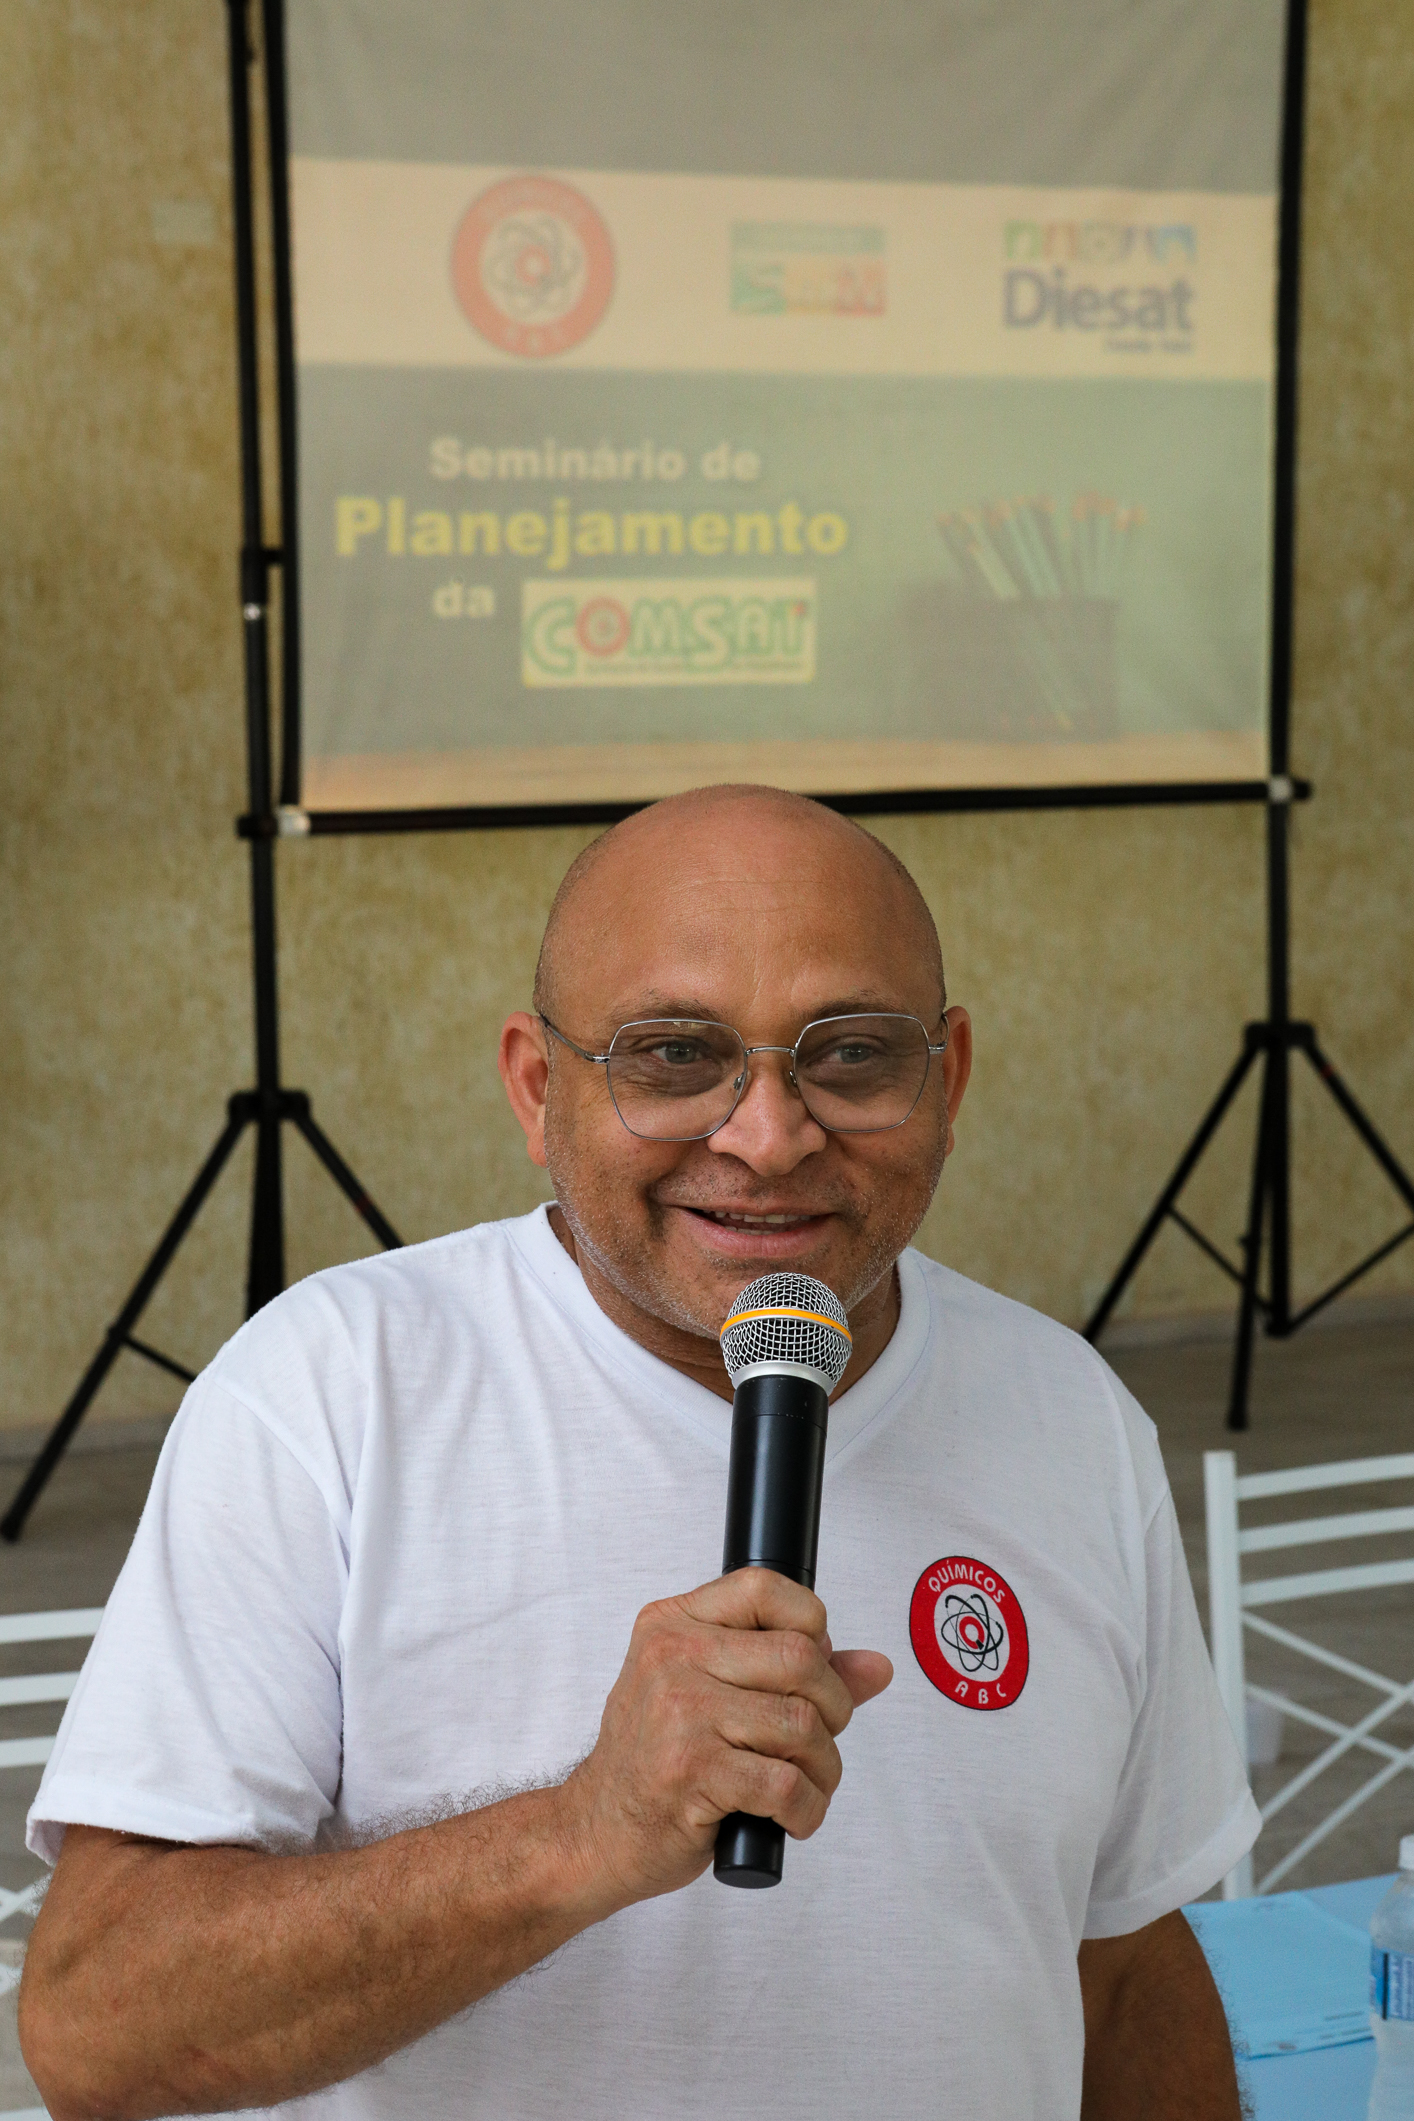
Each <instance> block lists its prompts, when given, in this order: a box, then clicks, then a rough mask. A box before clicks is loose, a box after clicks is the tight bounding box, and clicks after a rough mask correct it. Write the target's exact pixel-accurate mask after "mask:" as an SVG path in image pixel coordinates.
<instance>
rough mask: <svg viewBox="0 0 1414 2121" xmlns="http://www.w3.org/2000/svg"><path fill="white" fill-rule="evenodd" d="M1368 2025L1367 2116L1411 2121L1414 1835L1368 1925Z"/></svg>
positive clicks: (1405, 1841) (1408, 1836)
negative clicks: (1371, 2046)
mask: <svg viewBox="0 0 1414 2121" xmlns="http://www.w3.org/2000/svg"><path fill="white" fill-rule="evenodd" d="M1370 2029H1371V2031H1372V2032H1373V2033H1374V2036H1375V2046H1376V2048H1377V2050H1378V2055H1377V2058H1376V2062H1375V2081H1374V2083H1373V2085H1372V2086H1371V2087H1370V2105H1369V2121H1414V1834H1406V1835H1405V1836H1404V1838H1403V1840H1402V1841H1401V1842H1400V1844H1399V1876H1398V1877H1397V1878H1396V1879H1395V1881H1394V1884H1393V1885H1392V1886H1391V1887H1390V1889H1389V1891H1388V1892H1387V1893H1386V1894H1385V1897H1384V1899H1383V1900H1382V1901H1381V1902H1380V1904H1379V1906H1378V1907H1377V1908H1376V1909H1375V1915H1374V1920H1373V1921H1372V1922H1371V1924H1370Z"/></svg>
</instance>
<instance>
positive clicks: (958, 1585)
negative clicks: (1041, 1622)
mask: <svg viewBox="0 0 1414 2121" xmlns="http://www.w3.org/2000/svg"><path fill="white" fill-rule="evenodd" d="M908 1632H909V1637H910V1639H911V1641H912V1643H913V1654H914V1656H915V1657H916V1658H917V1659H918V1662H919V1664H920V1665H921V1666H922V1668H923V1671H924V1673H925V1674H926V1676H927V1677H928V1678H929V1679H931V1680H932V1682H933V1684H934V1686H935V1687H936V1688H937V1689H938V1692H939V1693H940V1694H946V1695H947V1697H948V1699H949V1700H950V1701H960V1702H961V1703H962V1706H963V1707H964V1708H965V1709H1009V1708H1010V1707H1011V1705H1012V1703H1013V1702H1014V1701H1015V1700H1016V1697H1017V1695H1018V1694H1019V1693H1020V1692H1021V1689H1022V1688H1023V1687H1024V1686H1025V1684H1026V1674H1027V1672H1028V1670H1029V1669H1030V1665H1031V1646H1030V1643H1029V1641H1028V1640H1027V1635H1026V1615H1025V1614H1024V1613H1023V1612H1022V1610H1021V1605H1020V1602H1019V1600H1018V1599H1017V1595H1016V1593H1015V1591H1014V1590H1013V1589H1012V1587H1011V1585H1010V1584H1009V1583H1008V1582H1007V1580H1006V1578H1005V1576H1001V1575H999V1574H998V1573H997V1571H996V1570H995V1569H990V1568H988V1567H987V1565H986V1563H985V1562H982V1561H976V1560H974V1559H973V1557H972V1555H970V1554H945V1555H944V1556H943V1558H942V1560H941V1561H935V1562H933V1563H932V1564H931V1565H930V1566H929V1567H928V1568H926V1569H925V1570H924V1571H923V1574H922V1575H921V1576H920V1577H919V1579H918V1581H917V1583H916V1584H915V1585H914V1586H913V1603H912V1605H911V1606H910V1607H909V1611H908Z"/></svg>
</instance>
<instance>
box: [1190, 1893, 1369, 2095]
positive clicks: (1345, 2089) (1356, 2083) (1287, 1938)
mask: <svg viewBox="0 0 1414 2121" xmlns="http://www.w3.org/2000/svg"><path fill="white" fill-rule="evenodd" d="M1392 1882H1393V1881H1392V1879H1391V1878H1389V1877H1384V1878H1356V1879H1352V1880H1351V1881H1350V1883H1348V1884H1346V1885H1326V1886H1318V1887H1315V1888H1314V1889H1313V1890H1312V1891H1310V1892H1306V1893H1270V1894H1265V1895H1264V1896H1263V1897H1262V1898H1261V1899H1252V1900H1217V1901H1212V1900H1209V1901H1200V1902H1198V1903H1197V1904H1196V1905H1194V1906H1192V1907H1186V1908H1185V1909H1184V1913H1185V1915H1186V1916H1187V1917H1188V1920H1189V1922H1190V1923H1191V1924H1192V1925H1193V1928H1194V1930H1195V1932H1196V1933H1197V1936H1198V1941H1199V1942H1200V1944H1201V1945H1202V1947H1203V1950H1204V1952H1205V1954H1206V1955H1207V1959H1208V1964H1209V1965H1210V1966H1211V1967H1212V1969H1213V1976H1214V1979H1215V1980H1216V1981H1217V1984H1218V1988H1219V1990H1220V1992H1221V1994H1222V1999H1223V2004H1224V2007H1225V2009H1226V2011H1227V2016H1228V2024H1229V2026H1230V2027H1231V2030H1232V2036H1233V2044H1234V2046H1235V2047H1236V2049H1237V2052H1238V2055H1239V2065H1238V2066H1239V2069H1240V2071H1241V2074H1242V2077H1243V2080H1244V2082H1245V2084H1246V2086H1247V2089H1248V2093H1249V2096H1250V2097H1251V2100H1252V2103H1253V2111H1254V2115H1255V2117H1256V2121H1364V2115H1365V2108H1366V2105H1367V2103H1368V2100H1369V2096H1370V2080H1371V2078H1372V2077H1373V2075H1374V2069H1375V2045H1374V2042H1373V2040H1372V2039H1371V2038H1370V2002H1369V1983H1370V1917H1371V1915H1372V1914H1373V1913H1374V1911H1375V1908H1376V1907H1377V1906H1378V1904H1379V1902H1380V1900H1381V1899H1382V1898H1383V1897H1384V1894H1385V1893H1386V1892H1387V1891H1388V1889H1389V1886H1390V1885H1391V1883H1392Z"/></svg>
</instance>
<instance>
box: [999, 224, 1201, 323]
mask: <svg viewBox="0 0 1414 2121" xmlns="http://www.w3.org/2000/svg"><path fill="white" fill-rule="evenodd" d="M1005 250H1006V257H1007V261H1008V269H1007V271H1006V273H1005V274H1004V275H1003V280H1002V323H1003V326H1004V327H1005V329H1006V330H1008V331H1034V330H1035V329H1036V328H1037V327H1038V326H1050V327H1051V328H1052V329H1053V330H1056V331H1065V330H1071V331H1084V332H1103V333H1105V334H1106V335H1107V337H1108V339H1109V341H1110V342H1111V343H1112V344H1114V345H1116V347H1117V348H1118V349H1120V350H1123V349H1124V348H1125V347H1126V346H1128V347H1130V348H1132V349H1133V350H1134V351H1136V352H1138V351H1142V350H1144V349H1146V348H1147V347H1148V346H1149V345H1150V344H1151V343H1152V341H1153V339H1154V338H1155V337H1162V338H1163V340H1164V343H1165V348H1166V350H1167V351H1170V352H1177V351H1180V350H1186V348H1187V347H1188V346H1190V345H1191V343H1192V336H1193V329H1194V326H1193V301H1194V297H1195V294H1196V292H1197V290H1196V288H1195V287H1194V284H1193V282H1192V281H1191V280H1190V279H1188V278H1187V276H1186V273H1185V271H1184V268H1185V267H1186V266H1189V265H1193V264H1195V263H1196V262H1197V257H1198V237H1197V231H1196V230H1195V229H1194V228H1193V226H1192V224H1191V223H1190V222H1187V221H1176V222H1166V223H1163V224H1159V223H1153V224H1149V223H1145V222H1127V221H1008V222H1007V224H1006V239H1005ZM1120 273H1122V274H1123V278H1120V277H1119V274H1120Z"/></svg>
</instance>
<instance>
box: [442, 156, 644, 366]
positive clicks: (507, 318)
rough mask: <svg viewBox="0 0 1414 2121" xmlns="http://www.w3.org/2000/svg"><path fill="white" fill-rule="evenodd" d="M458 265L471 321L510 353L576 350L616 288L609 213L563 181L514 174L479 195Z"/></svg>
mask: <svg viewBox="0 0 1414 2121" xmlns="http://www.w3.org/2000/svg"><path fill="white" fill-rule="evenodd" d="M451 267H452V290H453V292H454V294H455V295H456V298H457V301H458V302H459V303H460V305H461V308H462V312H463V314H464V315H465V316H466V318H467V320H468V322H469V323H471V324H473V325H475V327H476V329H477V331H479V332H480V334H481V336H482V338H483V339H486V340H488V341H489V342H490V344H491V345H492V346H495V347H497V348H499V350H500V351H501V352H502V353H508V354H518V355H520V356H522V357H526V358H529V359H531V360H543V359H544V358H545V357H546V356H547V355H554V354H561V353H566V352H568V350H569V349H570V348H571V347H573V346H578V345H579V343H580V341H581V340H582V339H585V338H587V337H588V335H589V333H590V332H591V331H593V329H594V327H595V326H596V324H598V323H599V321H600V319H601V318H602V316H603V314H604V311H605V310H606V309H607V308H608V306H609V302H610V299H611V298H612V295H613V292H614V249H613V244H612V242H611V241H610V238H609V231H608V228H607V226H606V225H605V222H604V219H603V216H602V215H601V214H600V212H599V210H598V208H597V207H596V206H595V205H594V204H593V202H592V201H591V200H589V199H587V198H586V197H585V195H584V193H583V192H582V191H578V190H576V188H575V187H574V185H572V184H565V183H562V182H561V180H560V179H559V178H558V177H544V176H523V177H506V178H503V179H502V181H501V182H500V183H499V184H493V185H491V186H490V188H489V189H488V190H486V191H484V192H482V193H481V195H480V197H479V198H476V199H473V201H472V203H471V205H470V206H469V207H468V208H467V210H466V212H465V214H464V215H463V216H462V219H461V222H460V225H459V226H458V228H457V232H456V236H455V239H454V241H453V244H452V258H451Z"/></svg>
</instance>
